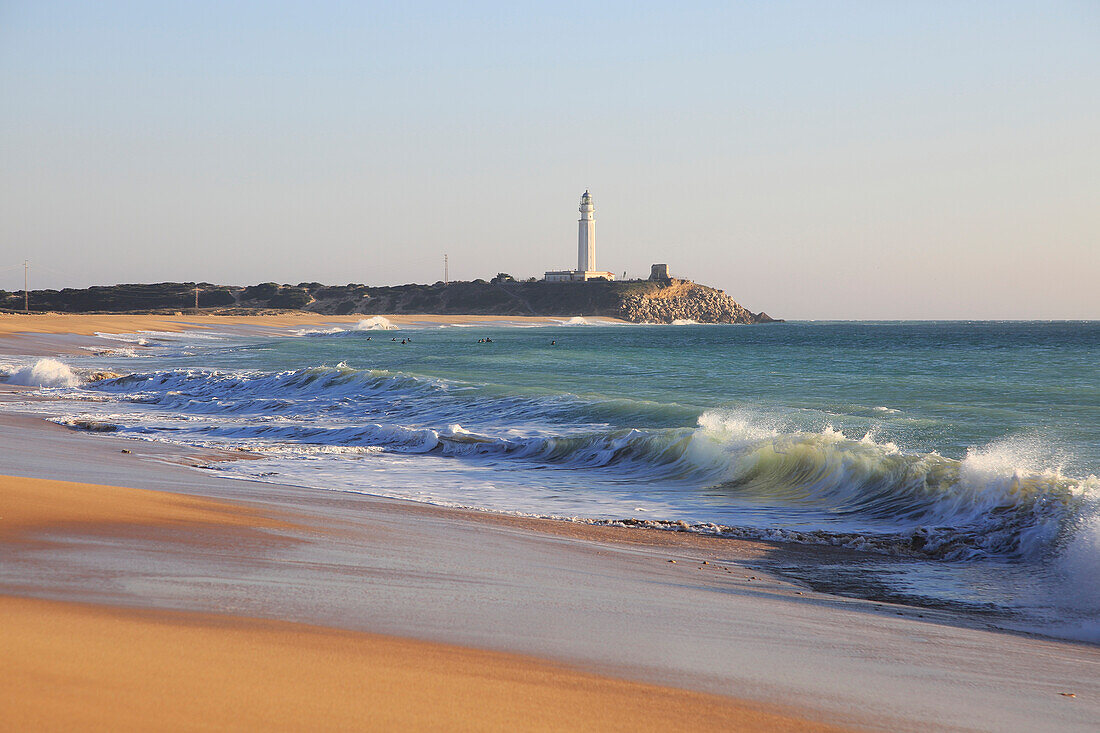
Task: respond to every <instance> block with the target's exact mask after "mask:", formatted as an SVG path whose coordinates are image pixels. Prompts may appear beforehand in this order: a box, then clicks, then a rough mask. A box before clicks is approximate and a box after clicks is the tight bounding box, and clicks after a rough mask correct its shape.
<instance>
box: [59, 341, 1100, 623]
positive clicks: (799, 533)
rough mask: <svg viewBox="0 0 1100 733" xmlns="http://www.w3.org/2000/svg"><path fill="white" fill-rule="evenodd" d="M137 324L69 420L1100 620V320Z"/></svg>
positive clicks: (899, 588) (1026, 611)
mask: <svg viewBox="0 0 1100 733" xmlns="http://www.w3.org/2000/svg"><path fill="white" fill-rule="evenodd" d="M379 323H380V322H379V321H377V320H375V321H372V322H364V323H363V324H361V325H362V326H363V328H368V327H371V326H377V325H379ZM382 325H384V324H382ZM410 339H411V341H409V340H410ZM484 339H491V342H489V343H485V342H483V340H484ZM130 340H131V341H133V342H138V341H139V340H141V341H144V343H143V344H139V346H138V347H137V348H136V350H135V352H134V354H137V357H136V358H133V357H128V358H118V356H117V355H115V356H112V355H109V354H108V355H105V356H99V357H90V358H88V359H85V360H81V361H79V362H74V366H92V365H97V366H102V365H104V364H108V365H110V366H112V367H114V368H116V369H119V370H124V371H126V372H132V373H131V374H129V376H126V377H123V378H121V379H117V380H109V381H106V382H99V383H95V384H83V385H80V386H77V387H65V388H55V389H53V390H52V391H53V392H54V393H55V394H57V395H59V396H62V397H64V398H65V402H64V403H63V404H64V405H65V407H64V408H61V409H62V412H64V415H63V416H62V417H63V419H64V420H67V421H69V422H75V421H87V420H96V421H100V422H105V423H109V424H110V425H112V426H115V427H116V428H117V429H118V430H119V431H120V432H122V433H124V434H129V435H133V436H135V437H144V438H150V439H157V440H171V441H177V442H185V443H192V444H202V445H217V446H223V447H239V448H247V449H250V450H255V451H258V452H261V453H263V454H264V455H265V456H266V458H265V460H261V461H246V462H244V461H243V462H238V463H236V464H230V465H228V466H227V467H225V469H224V470H225V471H226V472H228V473H231V474H232V475H237V476H241V477H251V478H260V479H262V480H271V481H289V482H295V483H300V484H304V485H309V486H316V487H317V488H319V489H329V490H342V491H361V492H366V493H377V494H385V495H390V496H399V497H403V498H411V499H416V500H421V501H432V502H437V503H443V504H453V505H461V506H471V507H478V508H486V509H493V510H501V511H514V512H522V513H528V514H536V515H546V516H559V517H575V518H579V519H583V520H588V521H610V522H618V521H622V520H630V522H631V523H634V524H638V523H641V524H647V525H650V526H656V527H663V528H669V529H687V530H690V531H698V532H706V533H714V534H727V535H732V536H749V537H765V538H773V539H780V540H784V541H792V542H803V543H812V544H831V545H839V546H844V547H849V548H853V549H858V550H862V551H866V553H867V557H868V558H869V560H868V561H867V562H865V563H862V564H861V567H860V568H859V572H860V573H861V575H860V577H861V578H862V581H859V580H858V579H857V580H856V581H853V580H852V577H851V573H850V572H849V571H850V570H851V568H832V569H826V570H825V571H821V569H818V572H817V574H816V575H815V576H814V577H809V576H806V579H807V580H808V581H810V582H813V583H816V584H820V585H822V586H823V587H829V585H830V582H831V581H832V582H833V586H834V587H835V588H843V589H844V590H845V591H852V589H853V588H855V589H856V590H855V591H853V592H858V587H859V586H860V582H863V585H864V587H865V588H871V587H874V588H877V589H879V590H878V591H876V592H878V593H880V594H883V595H886V596H890V594H894V595H895V596H897V597H899V598H904V599H908V600H914V599H915V600H917V601H919V602H930V603H952V604H956V605H959V606H961V607H968V608H974V609H986V610H993V611H995V612H997V613H1008V614H1011V615H1013V617H1014V618H1017V619H1018V620H1020V623H1023V624H1024V626H1026V627H1028V628H1032V627H1041V628H1043V629H1044V630H1047V631H1048V632H1049V633H1064V634H1065V635H1071V636H1077V637H1078V638H1089V639H1092V638H1093V637H1094V636H1095V635H1096V629H1097V628H1100V625H1098V624H1097V623H1096V621H1097V617H1098V615H1100V593H1098V591H1097V590H1096V587H1097V583H1096V580H1097V579H1100V518H1098V513H1097V506H1098V495H1100V482H1098V480H1097V478H1096V474H1098V473H1100V359H1098V357H1100V323H1097V322H1082V323H998V322H976V323H961V322H959V323H787V324H773V325H767V326H753V327H745V326H693V325H687V326H673V327H668V326H593V325H575V326H566V325H562V326H557V327H554V326H550V327H529V328H525V327H519V326H492V327H483V326H471V327H445V328H440V327H423V328H410V329H404V330H400V331H398V330H356V329H350V330H333V331H331V332H323V330H320V329H318V330H317V331H314V332H306V331H303V332H299V333H298V334H295V335H290V336H286V335H283V336H265V337H256V336H240V335H228V334H227V335H223V336H217V335H215V336H214V337H205V338H203V337H196V336H178V335H167V334H144V335H140V336H139V337H132V338H131V339H130ZM402 340H406V341H408V342H407V343H404V344H403V343H401V342H402ZM792 572H793V573H794V574H798V569H792ZM830 574H831V575H830ZM834 576H835V577H834ZM884 589H885V590H884ZM1052 629H1057V630H1058V631H1051V630H1052Z"/></svg>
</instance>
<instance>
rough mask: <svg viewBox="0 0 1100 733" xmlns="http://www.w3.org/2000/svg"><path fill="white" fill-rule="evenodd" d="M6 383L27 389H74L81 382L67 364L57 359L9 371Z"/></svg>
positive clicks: (39, 361)
mask: <svg viewBox="0 0 1100 733" xmlns="http://www.w3.org/2000/svg"><path fill="white" fill-rule="evenodd" d="M7 381H8V384H19V385H23V386H27V387H76V386H77V385H79V384H80V381H81V380H80V377H78V376H76V374H74V373H73V370H72V369H70V368H69V366H68V365H67V364H64V363H63V362H60V361H58V360H57V359H39V360H38V361H36V362H35V363H34V364H33V365H30V366H24V367H18V368H16V369H14V371H10V372H9V373H8V375H7Z"/></svg>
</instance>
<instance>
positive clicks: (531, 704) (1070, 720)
mask: <svg viewBox="0 0 1100 733" xmlns="http://www.w3.org/2000/svg"><path fill="white" fill-rule="evenodd" d="M10 318H11V321H10V322H9V321H8V319H9V317H4V318H3V319H0V324H2V325H0V329H3V330H2V331H0V334H5V337H4V339H3V342H6V343H7V344H8V345H9V348H11V349H20V348H25V347H27V346H28V345H30V346H34V347H35V348H39V349H42V350H41V351H15V352H9V353H20V354H42V353H59V351H60V349H57V350H55V351H54V352H48V349H49V348H55V349H56V347H58V346H59V345H61V346H64V345H66V344H69V343H70V342H69V341H65V340H64V339H66V338H68V337H67V334H94V333H96V332H111V333H122V332H127V331H132V330H138V329H149V330H154V329H155V330H165V331H167V330H174V329H176V328H186V327H193V326H191V324H192V323H198V322H199V321H194V320H193V319H192V318H191V317H186V318H183V319H180V318H177V319H175V320H173V319H171V318H168V317H165V318H164V319H163V320H161V317H155V319H153V320H144V319H145V318H147V317H131V316H123V317H118V318H117V319H115V318H114V317H107V316H90V317H80V316H76V317H65V316H44V317H41V320H40V321H36V322H33V323H32V322H30V321H27V320H23V321H19V318H18V317H10ZM31 318H32V319H33V318H38V317H31ZM149 318H152V317H149ZM295 318H297V317H295ZM358 318H359V317H354V318H351V319H348V320H358ZM415 318H418V319H424V318H428V317H419V316H418V317H415ZM67 319H68V320H67ZM126 319H133V320H126ZM335 320H338V319H335V318H332V317H327V316H326V317H318V319H317V320H315V321H309V320H292V321H288V322H283V321H278V320H273V319H272V320H265V319H253V320H248V321H242V322H240V323H237V324H227V322H226V321H221V320H218V321H214V323H217V324H223V325H240V326H245V327H255V328H285V327H289V326H300V325H302V324H305V323H318V324H321V323H329V322H333V321H335ZM392 320H394V321H396V320H397V319H396V318H395V319H392ZM506 320H512V321H514V320H516V319H506ZM13 324H14V325H13ZM201 324H202V325H204V326H205V325H206V322H205V321H201ZM36 333H37V334H48V335H49V338H46V339H45V340H37V341H35V340H33V339H32V337H31V336H29V335H27V334H36ZM35 338H37V337H35ZM19 339H23V340H22V341H20V340H19ZM50 339H55V340H50ZM56 339H62V340H61V341H58V340H56ZM81 343H84V342H83V341H82V342H81ZM25 395H26V391H25V390H21V389H17V388H12V387H0V475H2V477H0V548H2V551H3V554H4V562H3V563H0V594H3V595H2V597H0V646H2V648H3V649H4V654H2V655H0V669H2V671H0V680H2V682H3V684H2V688H3V689H4V691H5V692H4V693H3V694H4V698H5V699H4V707H5V711H6V714H7V715H8V716H9V717H8V720H11V721H15V722H16V727H17V728H22V729H27V728H33V729H62V728H65V729H71V728H73V727H78V728H81V729H107V728H112V729H116V728H119V727H123V728H140V727H156V728H165V729H194V728H196V727H200V728H201V727H208V728H219V729H221V728H227V727H228V728H240V729H251V728H258V727H264V728H270V727H274V728H283V729H301V728H303V727H309V728H331V729H336V728H341V729H346V728H349V727H355V728H365V729H379V730H381V729H394V728H414V729H421V728H428V729H435V728H447V729H454V728H460V729H482V730H491V729H496V730H499V729H505V728H518V729H532V730H578V729H580V730H585V729H588V730H614V729H622V730H678V729H685V730H686V729H698V728H700V727H704V726H705V727H708V728H716V729H736V730H836V729H845V728H847V729H853V728H854V729H875V730H928V729H935V730H998V731H1001V730H1020V731H1025V730H1027V731H1030V730H1067V731H1072V730H1081V731H1086V730H1092V729H1093V725H1094V723H1095V721H1096V720H1097V719H1100V650H1098V649H1097V648H1096V647H1095V646H1092V645H1087V644H1077V643H1070V642H1064V641H1057V640H1052V639H1047V638H1041V637H1036V636H1028V635H1024V634H1018V633H1007V632H1004V631H1002V630H999V629H997V628H995V626H994V625H993V624H992V623H991V622H989V621H986V620H982V619H976V618H973V617H971V616H967V615H965V614H960V613H957V612H953V611H950V610H946V609H929V608H916V607H909V606H904V605H896V604H890V603H885V602H879V601H872V600H862V599H858V598H846V597H840V596H834V595H828V594H824V593H816V592H814V591H812V590H811V589H810V588H808V587H806V586H804V585H801V584H798V583H796V582H793V581H791V580H789V579H786V578H784V577H783V576H782V575H781V574H779V573H776V572H773V570H772V569H773V568H777V567H782V566H791V565H796V564H813V563H822V562H825V561H828V562H830V563H836V564H844V563H858V561H859V557H858V553H855V552H852V551H847V550H842V549H837V548H817V547H806V546H798V545H783V544H779V543H769V542H747V541H736V540H729V539H717V538H707V537H699V536H695V535H689V534H686V533H672V532H660V531H653V530H631V529H623V528H615V527H594V526H590V525H584V524H577V523H570V522H561V521H553V520H538V519H529V518H519V517H511V516H506V515H498V514H490V513H485V512H472V511H463V510H454V509H446V508H441V507H436V506H430V505H423V504H415V503H411V502H406V501H399V500H393V499H385V498H379V497H373V496H369V495H365V494H350V493H342V492H319V491H317V490H314V489H306V488H301V487H296V486H289V485H279V484H270V483H257V482H251V481H243V480H233V479H227V478H223V477H221V476H219V475H218V472H217V470H215V469H216V460H218V459H223V458H227V457H228V456H217V455H211V454H209V453H200V452H197V451H195V450H192V449H185V448H181V447H177V446H171V445H167V444H163V443H156V442H145V441H135V440H128V439H125V438H120V437H115V436H111V435H94V436H92V435H86V434H81V433H79V432H75V431H72V430H68V429H66V428H63V427H60V426H58V425H54V424H50V423H47V422H45V421H43V420H42V419H41V417H38V416H28V415H20V414H17V412H16V411H14V410H13V409H12V405H11V404H10V403H11V402H12V400H14V399H25ZM5 403H7V404H5ZM1071 695H1072V697H1071Z"/></svg>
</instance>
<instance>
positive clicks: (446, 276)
mask: <svg viewBox="0 0 1100 733" xmlns="http://www.w3.org/2000/svg"><path fill="white" fill-rule="evenodd" d="M443 284H444V285H450V284H451V270H450V263H448V262H447V255H443Z"/></svg>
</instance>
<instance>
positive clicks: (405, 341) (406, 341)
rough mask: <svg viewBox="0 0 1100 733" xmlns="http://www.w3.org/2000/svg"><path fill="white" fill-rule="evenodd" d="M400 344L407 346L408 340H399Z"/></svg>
mask: <svg viewBox="0 0 1100 733" xmlns="http://www.w3.org/2000/svg"><path fill="white" fill-rule="evenodd" d="M401 343H403V344H407V343H409V342H408V339H401Z"/></svg>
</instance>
